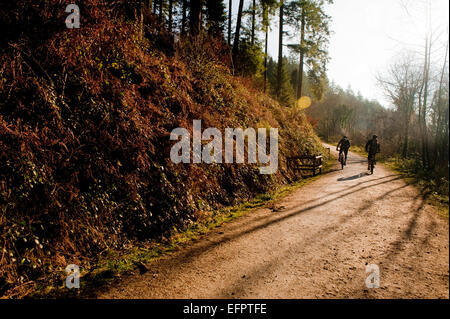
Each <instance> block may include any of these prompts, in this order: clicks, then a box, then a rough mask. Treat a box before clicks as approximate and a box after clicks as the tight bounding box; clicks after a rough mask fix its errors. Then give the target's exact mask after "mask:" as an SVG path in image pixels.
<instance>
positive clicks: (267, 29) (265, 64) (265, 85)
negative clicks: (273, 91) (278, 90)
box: [264, 25, 269, 93]
mask: <svg viewBox="0 0 450 319" xmlns="http://www.w3.org/2000/svg"><path fill="white" fill-rule="evenodd" d="M268 42H269V26H268V25H267V26H266V38H265V40H264V93H266V90H267V45H268Z"/></svg>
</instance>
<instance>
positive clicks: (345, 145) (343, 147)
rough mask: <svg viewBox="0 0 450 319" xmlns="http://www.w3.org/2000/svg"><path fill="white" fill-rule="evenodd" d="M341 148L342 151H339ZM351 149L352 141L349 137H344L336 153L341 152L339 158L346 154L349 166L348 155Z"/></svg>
mask: <svg viewBox="0 0 450 319" xmlns="http://www.w3.org/2000/svg"><path fill="white" fill-rule="evenodd" d="M339 147H340V150H339ZM349 148H350V141H349V140H348V138H347V136H344V137H343V138H342V139H341V140H340V141H339V143H338V145H337V146H336V151H337V150H339V156H341V153H342V152H344V155H345V163H346V164H347V155H348V149H349Z"/></svg>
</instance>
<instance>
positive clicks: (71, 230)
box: [0, 0, 322, 295]
mask: <svg viewBox="0 0 450 319" xmlns="http://www.w3.org/2000/svg"><path fill="white" fill-rule="evenodd" d="M86 3H87V4H86V5H85V6H84V7H83V11H82V12H83V25H82V28H80V29H72V30H69V29H66V28H65V26H64V24H61V21H64V16H65V13H64V6H62V5H61V4H60V1H48V2H46V4H33V5H32V4H31V1H18V2H14V4H4V5H2V8H1V9H0V13H1V14H0V17H1V18H0V19H2V21H1V22H0V25H3V26H4V25H9V26H10V28H8V30H10V31H8V32H6V33H5V41H2V44H1V52H0V76H1V81H0V247H1V249H2V257H1V258H0V295H1V294H3V293H5V292H7V291H8V290H10V289H12V288H13V287H15V286H17V285H20V284H24V283H27V282H30V281H34V280H36V279H38V278H40V277H42V276H48V275H50V274H55V273H58V274H61V273H63V271H64V269H65V267H66V266H67V265H68V264H70V263H75V264H79V265H83V264H84V263H86V262H90V261H92V260H95V258H96V256H97V255H98V254H99V253H100V252H104V251H107V250H109V249H118V250H120V249H122V248H124V247H126V246H128V247H129V246H130V245H133V243H137V242H142V241H146V240H150V239H155V238H156V239H157V238H160V237H161V236H164V235H166V234H167V233H168V232H170V231H171V230H172V229H173V227H174V226H175V227H177V228H180V227H183V226H185V225H187V224H189V223H192V222H195V221H196V220H198V219H199V218H202V216H205V215H208V214H210V212H211V211H212V210H214V209H217V208H218V207H221V206H223V205H230V204H234V203H237V202H239V201H242V200H248V199H249V198H251V197H252V196H254V195H255V194H258V193H262V192H265V191H268V190H270V189H272V188H273V187H275V186H276V185H279V184H280V183H286V182H290V181H291V180H293V179H294V178H295V176H294V175H293V173H292V172H290V171H288V170H286V167H285V156H286V155H289V154H290V153H319V152H321V151H322V147H321V145H320V143H319V141H318V139H317V137H316V136H315V135H314V133H313V130H312V128H311V126H310V125H309V124H308V122H307V121H306V119H305V116H304V115H303V114H302V113H301V112H299V111H296V110H292V109H288V108H284V107H281V106H280V105H279V104H278V103H277V102H275V101H274V100H272V99H271V98H269V97H268V96H266V95H264V94H262V93H261V92H259V91H258V90H256V89H254V88H252V86H251V82H250V81H248V80H246V79H241V78H239V77H235V76H232V74H231V72H230V69H229V67H228V65H227V64H226V62H223V61H226V59H225V58H224V57H226V56H227V53H226V52H228V51H227V50H228V49H227V48H226V47H225V46H224V45H223V44H222V42H220V41H218V40H214V39H207V38H202V39H197V40H195V41H190V40H189V41H188V40H186V41H177V42H174V41H173V40H171V38H170V37H169V36H168V35H167V34H161V33H156V32H154V31H153V29H152V28H151V23H150V24H149V25H150V27H148V28H147V29H146V32H145V34H144V37H142V38H141V36H140V33H139V30H138V29H137V27H136V26H135V23H134V22H133V21H132V20H131V19H128V18H127V16H126V13H124V14H123V15H122V14H117V12H118V11H117V10H118V9H114V10H112V9H111V10H109V9H108V10H106V9H105V8H104V7H100V6H99V3H100V2H99V1H95V0H91V1H86ZM7 6H10V7H7ZM4 10H8V11H11V10H13V11H15V12H16V13H17V14H14V15H12V14H9V15H7V14H3V13H4ZM119 12H120V11H119ZM148 18H149V19H151V17H148ZM150 22H151V21H150ZM36 26H39V28H37V27H36ZM11 30H12V31H11ZM30 30H31V31H30ZM220 52H224V53H223V55H221V53H220ZM196 119H197V120H198V119H200V120H202V126H203V128H207V127H216V128H219V129H220V130H221V131H222V132H223V130H224V129H225V128H226V127H232V128H237V127H242V128H247V127H253V128H255V129H256V128H259V127H262V128H269V127H274V128H279V133H280V146H279V147H280V169H279V170H278V172H277V173H276V174H274V175H272V176H267V175H260V174H259V170H258V165H249V164H240V165H232V164H214V165H208V164H195V165H194V164H192V165H188V164H180V165H175V164H173V163H172V162H171V161H170V157H169V154H170V148H171V147H172V145H173V144H174V142H173V141H170V139H169V137H170V132H171V131H172V130H173V129H174V128H177V127H183V128H187V129H188V130H189V131H190V132H192V123H193V120H196Z"/></svg>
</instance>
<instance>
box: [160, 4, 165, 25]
mask: <svg viewBox="0 0 450 319" xmlns="http://www.w3.org/2000/svg"><path fill="white" fill-rule="evenodd" d="M163 7H164V0H159V22H162V21H163V9H164V8H163Z"/></svg>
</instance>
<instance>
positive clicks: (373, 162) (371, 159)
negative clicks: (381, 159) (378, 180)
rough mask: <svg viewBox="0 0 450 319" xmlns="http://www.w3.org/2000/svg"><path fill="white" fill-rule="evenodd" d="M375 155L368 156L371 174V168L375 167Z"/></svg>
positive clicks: (371, 172)
mask: <svg viewBox="0 0 450 319" xmlns="http://www.w3.org/2000/svg"><path fill="white" fill-rule="evenodd" d="M375 163H376V161H375V155H371V156H369V168H370V174H371V175H373V170H374V168H375Z"/></svg>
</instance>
